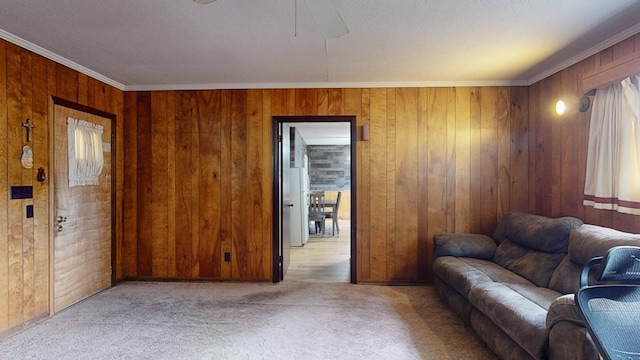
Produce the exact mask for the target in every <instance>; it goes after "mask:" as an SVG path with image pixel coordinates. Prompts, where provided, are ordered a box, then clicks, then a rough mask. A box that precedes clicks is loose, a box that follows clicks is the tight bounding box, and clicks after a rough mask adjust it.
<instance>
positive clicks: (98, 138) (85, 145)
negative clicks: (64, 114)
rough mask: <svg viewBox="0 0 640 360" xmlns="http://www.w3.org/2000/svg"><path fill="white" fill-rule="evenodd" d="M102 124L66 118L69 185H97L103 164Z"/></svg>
mask: <svg viewBox="0 0 640 360" xmlns="http://www.w3.org/2000/svg"><path fill="white" fill-rule="evenodd" d="M102 132H103V127H102V125H98V124H94V123H91V122H88V121H85V120H78V119H74V118H71V117H69V118H67V141H68V150H69V187H73V186H87V185H99V184H100V178H99V177H100V173H101V172H102V166H103V165H104V157H103V154H102Z"/></svg>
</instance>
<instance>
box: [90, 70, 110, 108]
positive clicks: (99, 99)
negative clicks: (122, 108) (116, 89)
mask: <svg viewBox="0 0 640 360" xmlns="http://www.w3.org/2000/svg"><path fill="white" fill-rule="evenodd" d="M86 91H87V102H88V103H89V104H91V107H93V108H95V109H98V110H102V111H107V86H106V85H105V84H104V83H103V82H102V81H99V80H96V79H94V78H91V77H90V78H89V79H88V80H87V90H86Z"/></svg>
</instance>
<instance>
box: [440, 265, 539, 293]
mask: <svg viewBox="0 0 640 360" xmlns="http://www.w3.org/2000/svg"><path fill="white" fill-rule="evenodd" d="M433 271H434V274H435V275H436V276H437V277H439V278H440V279H442V281H444V282H445V283H447V284H448V285H449V286H451V287H452V288H454V289H455V290H456V291H457V292H459V293H460V294H461V295H463V296H465V297H467V295H468V293H469V291H470V290H471V289H472V288H474V287H476V286H479V285H481V284H485V283H493V282H506V283H512V284H522V285H532V284H531V282H530V281H528V280H527V279H525V278H523V277H522V276H520V275H518V274H515V273H513V272H511V271H509V270H507V269H505V268H503V267H502V266H500V265H497V264H496V263H494V262H491V261H488V260H482V259H475V258H465V257H454V256H441V257H438V258H436V259H435V260H434V262H433Z"/></svg>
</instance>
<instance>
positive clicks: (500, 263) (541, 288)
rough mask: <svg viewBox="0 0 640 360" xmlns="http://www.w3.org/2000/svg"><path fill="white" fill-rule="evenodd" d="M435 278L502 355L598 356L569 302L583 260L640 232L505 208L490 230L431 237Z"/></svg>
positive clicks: (635, 241) (633, 241)
mask: <svg viewBox="0 0 640 360" xmlns="http://www.w3.org/2000/svg"><path fill="white" fill-rule="evenodd" d="M434 245H435V251H436V259H435V261H434V263H433V271H434V275H435V277H434V279H435V280H434V285H435V288H436V291H437V293H438V294H439V296H440V297H441V298H442V299H443V301H444V302H445V303H446V304H447V305H448V306H449V307H450V308H451V309H453V310H454V312H456V313H457V314H458V315H459V316H460V317H461V318H462V319H463V320H464V321H465V322H466V323H467V324H468V325H470V326H471V327H472V328H473V329H474V331H475V332H476V333H477V334H478V336H479V337H480V338H481V339H482V340H483V341H484V342H485V343H486V344H487V345H488V346H489V347H490V348H491V349H492V350H493V351H494V352H495V353H496V355H498V356H499V357H500V358H502V359H510V360H511V359H558V360H559V359H562V360H569V359H580V360H583V359H594V360H596V359H599V355H598V353H597V350H596V347H595V345H594V344H593V342H592V341H591V339H590V337H589V336H588V334H587V331H586V329H585V327H584V324H583V322H582V319H581V317H580V315H579V313H578V310H577V308H576V306H575V303H574V293H575V292H576V291H577V290H578V288H579V287H580V272H581V271H582V265H583V264H584V263H585V262H586V261H587V260H589V259H590V258H592V257H594V256H599V255H603V254H604V253H605V252H606V251H607V250H608V249H609V248H611V247H612V246H616V245H636V246H638V245H640V235H634V234H629V233H624V232H620V231H616V230H613V229H609V228H604V227H599V226H594V225H583V224H582V221H581V220H579V219H577V218H573V217H563V218H555V219H552V218H547V217H542V216H537V215H531V214H525V213H519V212H514V213H509V214H507V215H506V216H505V217H504V218H503V219H502V220H501V221H500V222H499V223H498V226H497V227H496V229H495V231H494V234H493V237H489V236H484V235H477V234H439V235H436V236H435V237H434Z"/></svg>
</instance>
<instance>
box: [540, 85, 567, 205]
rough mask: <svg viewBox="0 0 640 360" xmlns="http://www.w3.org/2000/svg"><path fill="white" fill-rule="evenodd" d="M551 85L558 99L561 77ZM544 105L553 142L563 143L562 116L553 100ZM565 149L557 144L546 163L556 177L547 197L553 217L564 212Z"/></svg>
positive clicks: (553, 176)
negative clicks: (563, 158)
mask: <svg viewBox="0 0 640 360" xmlns="http://www.w3.org/2000/svg"><path fill="white" fill-rule="evenodd" d="M550 85H551V88H550V89H549V92H550V94H552V97H551V99H558V98H559V97H560V96H561V94H562V93H563V90H562V83H561V81H560V77H559V76H554V77H552V78H551V82H550ZM542 105H543V106H546V107H547V109H548V110H547V114H546V116H547V117H548V118H549V121H548V124H549V125H550V135H551V144H561V143H562V142H564V141H566V139H563V137H562V122H561V121H560V117H559V116H558V115H557V114H555V111H554V109H555V102H554V101H553V100H552V101H549V105H547V104H542ZM565 149H566V147H565V146H557V147H556V148H553V149H551V151H550V153H551V154H550V155H551V156H550V158H551V161H550V162H548V163H547V164H546V165H547V169H548V171H550V175H551V179H554V180H553V181H551V183H550V185H551V186H550V188H549V189H550V191H549V192H548V195H550V196H549V197H548V198H547V201H549V202H550V203H551V209H550V210H551V212H550V213H549V216H552V217H557V216H561V214H562V213H561V211H562V201H563V191H562V184H563V175H564V171H563V169H562V157H563V153H564V152H565ZM547 174H549V173H547Z"/></svg>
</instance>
